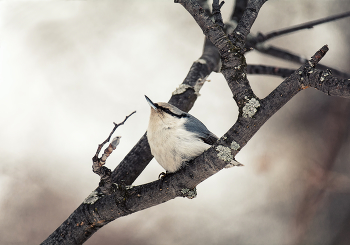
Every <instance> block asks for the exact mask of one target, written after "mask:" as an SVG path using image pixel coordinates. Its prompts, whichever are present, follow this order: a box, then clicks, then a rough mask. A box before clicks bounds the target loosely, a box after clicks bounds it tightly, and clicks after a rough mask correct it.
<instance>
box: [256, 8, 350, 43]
mask: <svg viewBox="0 0 350 245" xmlns="http://www.w3.org/2000/svg"><path fill="white" fill-rule="evenodd" d="M349 16H350V12H349V11H348V12H345V13H342V14H337V15H333V16H329V17H326V18H322V19H318V20H314V21H309V22H306V23H303V24H300V25H296V26H291V27H287V28H284V29H281V30H277V31H273V32H270V33H267V34H262V33H258V36H257V41H258V42H259V43H261V42H265V41H267V40H270V39H272V38H275V37H279V36H282V35H285V34H289V33H292V32H296V31H299V30H303V29H311V28H313V27H314V26H316V25H320V24H323V23H327V22H331V21H334V20H339V19H342V18H345V17H349Z"/></svg>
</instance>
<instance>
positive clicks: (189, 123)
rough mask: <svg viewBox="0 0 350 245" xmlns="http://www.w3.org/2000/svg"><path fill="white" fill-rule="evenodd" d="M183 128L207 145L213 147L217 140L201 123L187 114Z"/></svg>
mask: <svg viewBox="0 0 350 245" xmlns="http://www.w3.org/2000/svg"><path fill="white" fill-rule="evenodd" d="M184 127H185V129H186V130H188V131H191V132H193V133H195V134H197V135H198V138H200V139H201V140H203V141H204V143H206V144H208V145H213V144H214V143H215V142H216V141H217V140H218V137H217V136H216V135H215V134H213V133H212V132H210V131H209V130H208V129H207V127H206V126H205V125H204V124H203V123H202V122H201V121H199V120H198V119H197V118H195V117H194V116H191V115H190V114H188V117H187V120H186V122H185V124H184Z"/></svg>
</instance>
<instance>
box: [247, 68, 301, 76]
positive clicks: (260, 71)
mask: <svg viewBox="0 0 350 245" xmlns="http://www.w3.org/2000/svg"><path fill="white" fill-rule="evenodd" d="M294 71H295V70H293V69H288V68H281V67H276V66H266V65H247V74H249V75H273V76H280V77H283V78H285V77H289V76H290V75H291V74H292V73H293V72H294Z"/></svg>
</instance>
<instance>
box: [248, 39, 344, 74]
mask: <svg viewBox="0 0 350 245" xmlns="http://www.w3.org/2000/svg"><path fill="white" fill-rule="evenodd" d="M254 49H256V50H257V51H259V52H261V53H264V54H267V55H271V56H273V57H277V58H281V59H284V60H288V61H291V62H294V63H296V64H304V63H305V62H307V59H305V58H303V57H301V56H299V55H297V54H293V53H291V52H290V51H287V50H284V49H281V48H277V47H274V46H271V45H264V44H258V45H256V46H254ZM317 68H319V69H321V70H324V71H326V70H330V71H331V72H332V74H333V75H335V76H337V77H341V78H347V77H350V75H349V74H347V73H345V72H341V71H339V70H337V69H334V68H332V67H329V66H325V65H322V64H318V65H317Z"/></svg>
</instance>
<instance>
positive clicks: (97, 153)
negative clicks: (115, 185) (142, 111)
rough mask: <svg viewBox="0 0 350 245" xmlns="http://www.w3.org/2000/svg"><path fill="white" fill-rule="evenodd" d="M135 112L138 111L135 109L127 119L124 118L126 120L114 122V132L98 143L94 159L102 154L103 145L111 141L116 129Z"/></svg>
mask: <svg viewBox="0 0 350 245" xmlns="http://www.w3.org/2000/svg"><path fill="white" fill-rule="evenodd" d="M134 113H136V111H133V112H132V113H131V114H130V115H129V116H126V117H125V119H124V121H122V122H121V123H118V124H116V123H115V122H113V124H114V128H113V130H112V132H111V133H110V134H109V136H108V138H107V139H106V140H105V141H103V142H102V143H101V144H99V145H98V148H97V151H96V154H95V156H94V157H93V158H92V161H96V160H98V155H99V154H100V152H101V149H102V147H103V146H104V145H105V144H106V143H107V142H109V141H110V139H111V137H112V134H113V133H114V131H115V130H116V129H117V128H118V127H119V126H120V125H123V124H124V123H125V121H126V120H128V118H129V117H130V116H131V115H132V114H134Z"/></svg>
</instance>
